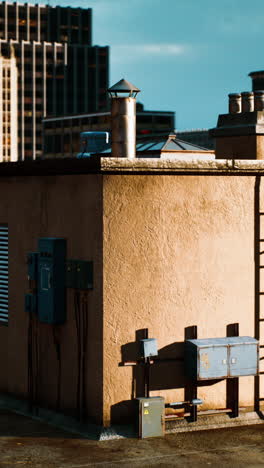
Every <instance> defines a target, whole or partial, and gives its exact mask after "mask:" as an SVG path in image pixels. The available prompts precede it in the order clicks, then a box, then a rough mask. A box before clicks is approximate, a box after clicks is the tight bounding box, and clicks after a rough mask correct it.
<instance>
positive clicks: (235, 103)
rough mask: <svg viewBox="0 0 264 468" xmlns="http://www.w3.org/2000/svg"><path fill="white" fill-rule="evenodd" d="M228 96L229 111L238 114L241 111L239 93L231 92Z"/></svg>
mask: <svg viewBox="0 0 264 468" xmlns="http://www.w3.org/2000/svg"><path fill="white" fill-rule="evenodd" d="M228 97H229V113H230V114H239V113H240V112H241V94H240V93H231V94H229V95H228Z"/></svg>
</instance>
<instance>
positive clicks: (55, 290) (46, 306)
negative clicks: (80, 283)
mask: <svg viewBox="0 0 264 468" xmlns="http://www.w3.org/2000/svg"><path fill="white" fill-rule="evenodd" d="M38 250H39V253H38V318H39V321H40V322H43V323H50V324H62V323H64V322H65V320H66V297H65V295H66V289H65V287H66V286H65V261H66V239H63V238H55V237H44V238H41V239H39V243H38Z"/></svg>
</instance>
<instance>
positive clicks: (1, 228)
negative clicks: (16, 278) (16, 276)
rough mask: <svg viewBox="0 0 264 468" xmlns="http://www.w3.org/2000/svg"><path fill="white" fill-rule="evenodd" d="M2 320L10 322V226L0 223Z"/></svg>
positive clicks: (0, 302) (0, 307)
mask: <svg viewBox="0 0 264 468" xmlns="http://www.w3.org/2000/svg"><path fill="white" fill-rule="evenodd" d="M0 322H2V323H8V226H7V225H6V224H0Z"/></svg>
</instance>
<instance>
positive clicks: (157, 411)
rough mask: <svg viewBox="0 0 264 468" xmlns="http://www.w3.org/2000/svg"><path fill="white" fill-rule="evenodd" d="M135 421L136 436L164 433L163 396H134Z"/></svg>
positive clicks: (160, 435)
mask: <svg viewBox="0 0 264 468" xmlns="http://www.w3.org/2000/svg"><path fill="white" fill-rule="evenodd" d="M135 401H136V421H137V429H138V436H139V437H140V438H141V439H145V438H147V437H162V436H163V435H164V409H165V404H164V398H163V397H150V398H136V400H135Z"/></svg>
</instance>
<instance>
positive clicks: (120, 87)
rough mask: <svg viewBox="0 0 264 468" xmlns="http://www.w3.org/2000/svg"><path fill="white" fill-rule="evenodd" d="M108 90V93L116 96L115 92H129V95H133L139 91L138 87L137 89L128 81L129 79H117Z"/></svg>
mask: <svg viewBox="0 0 264 468" xmlns="http://www.w3.org/2000/svg"><path fill="white" fill-rule="evenodd" d="M108 92H109V93H110V95H111V96H112V94H114V95H115V96H117V93H122V94H125V93H129V96H133V97H135V96H136V95H137V93H140V89H138V88H137V87H136V86H135V85H133V84H132V83H129V81H127V80H124V79H122V80H120V81H118V82H117V83H116V84H114V85H113V86H111V88H109V89H108Z"/></svg>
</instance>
